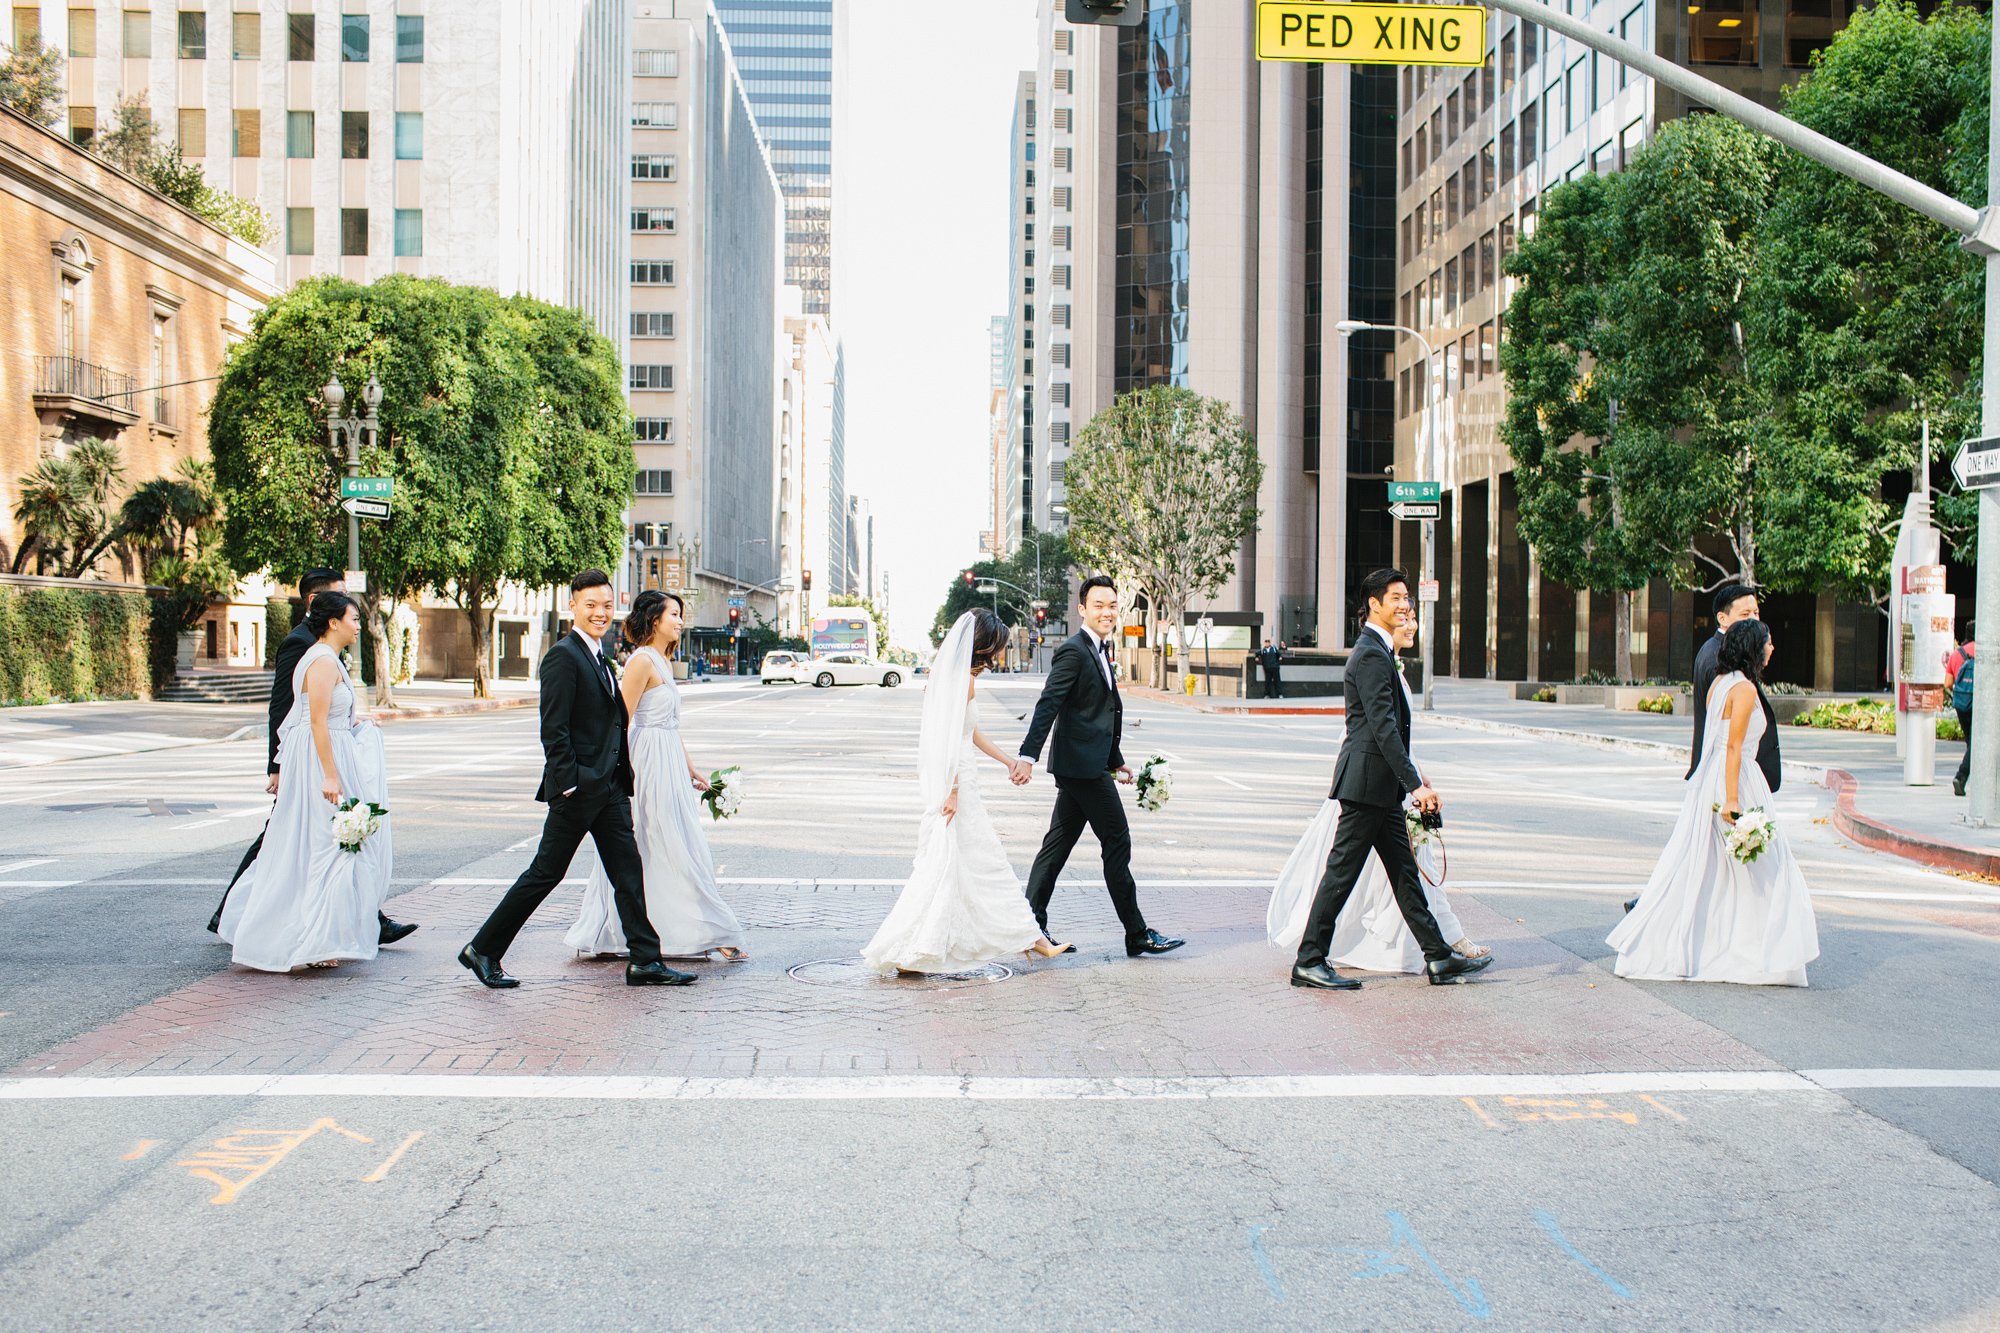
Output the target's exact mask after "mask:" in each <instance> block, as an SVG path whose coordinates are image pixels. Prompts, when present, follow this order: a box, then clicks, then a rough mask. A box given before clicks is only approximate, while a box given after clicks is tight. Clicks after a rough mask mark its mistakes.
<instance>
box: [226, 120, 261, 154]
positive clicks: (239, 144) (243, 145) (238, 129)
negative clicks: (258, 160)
mask: <svg viewBox="0 0 2000 1333" xmlns="http://www.w3.org/2000/svg"><path fill="white" fill-rule="evenodd" d="M263 133H264V113H263V112H261V111H232V112H230V113H229V152H230V156H232V157H262V156H263V151H262V149H261V148H260V147H259V141H260V140H261V138H262V137H263Z"/></svg>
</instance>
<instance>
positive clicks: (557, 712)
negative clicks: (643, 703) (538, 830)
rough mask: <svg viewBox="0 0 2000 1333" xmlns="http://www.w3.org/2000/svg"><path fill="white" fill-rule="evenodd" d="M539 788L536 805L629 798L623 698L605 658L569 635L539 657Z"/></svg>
mask: <svg viewBox="0 0 2000 1333" xmlns="http://www.w3.org/2000/svg"><path fill="white" fill-rule="evenodd" d="M540 684H541V687H542V785H541V786H540V787H538V788H536V790H535V799H536V800H538V801H555V800H560V799H561V798H562V795H563V793H564V792H568V791H571V790H572V789H574V794H575V796H576V797H577V798H578V799H580V800H601V799H603V798H604V797H607V796H616V795H624V796H630V795H631V794H632V760H631V757H630V756H629V755H628V754H627V753H626V752H625V726H626V721H627V719H626V716H625V697H624V696H623V695H621V694H620V693H619V692H618V691H617V690H615V689H613V688H612V686H611V677H610V675H609V673H608V672H607V671H606V670H605V663H604V659H603V658H601V657H599V656H597V655H596V654H595V653H592V652H591V651H590V645H589V644H588V643H586V642H585V641H584V639H583V637H582V636H581V635H579V634H577V633H576V632H574V631H571V632H570V633H568V634H565V635H563V636H562V639H561V640H560V641H559V642H558V643H557V644H556V645H555V646H554V647H553V648H551V649H549V651H548V652H547V653H546V654H545V655H544V656H543V657H542V669H541V681H540Z"/></svg>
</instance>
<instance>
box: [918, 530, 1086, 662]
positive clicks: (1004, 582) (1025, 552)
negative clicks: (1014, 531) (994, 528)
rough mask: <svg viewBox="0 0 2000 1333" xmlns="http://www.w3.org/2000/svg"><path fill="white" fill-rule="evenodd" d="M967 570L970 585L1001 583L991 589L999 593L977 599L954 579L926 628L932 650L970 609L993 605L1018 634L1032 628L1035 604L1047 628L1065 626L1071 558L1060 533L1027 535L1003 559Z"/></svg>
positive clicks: (963, 583)
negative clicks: (1045, 614) (1042, 609)
mask: <svg viewBox="0 0 2000 1333" xmlns="http://www.w3.org/2000/svg"><path fill="white" fill-rule="evenodd" d="M967 568H969V569H970V570H971V571H972V575H973V580H974V584H977V583H984V582H987V581H988V580H991V579H998V580H1001V581H1000V582H999V583H997V584H995V587H996V588H997V589H998V591H997V592H993V593H980V592H978V591H976V590H975V588H974V584H968V583H967V582H966V581H965V576H964V574H962V573H961V574H957V575H954V576H953V578H952V580H951V586H950V587H948V588H946V589H945V595H944V604H943V605H942V606H940V607H938V613H937V617H936V619H935V620H934V621H932V623H931V646H932V647H936V646H937V645H939V644H941V643H943V642H944V636H945V635H946V633H948V632H949V631H950V629H951V627H952V625H953V624H954V623H955V622H956V621H957V620H958V618H959V617H960V616H962V615H964V614H965V613H966V612H967V611H970V610H971V609H972V608H973V607H975V606H996V604H997V608H998V612H999V616H1000V619H1001V620H1003V621H1005V622H1006V623H1007V624H1008V625H1011V626H1013V627H1015V628H1020V627H1021V626H1024V625H1028V624H1032V623H1033V621H1034V618H1035V617H1034V610H1033V607H1032V606H1031V605H1030V603H1031V602H1034V601H1036V600H1038V599H1039V600H1041V601H1044V602H1047V603H1048V604H1049V608H1048V609H1049V623H1050V624H1051V625H1061V624H1067V623H1068V620H1069V609H1068V602H1069V569H1070V553H1069V539H1068V538H1067V537H1066V536H1064V535H1063V534H1062V533H1060V532H1043V531H1041V530H1039V529H1031V530H1030V531H1029V533H1028V535H1027V536H1026V537H1025V538H1023V539H1022V541H1021V545H1020V546H1019V547H1018V548H1016V549H1015V551H1014V553H1013V554H1012V555H1010V556H1008V557H1007V558H1006V559H1004V560H980V561H977V562H975V563H974V564H972V565H969V566H967ZM1009 585H1012V586H1009ZM1024 589H1025V591H1023V590H1024Z"/></svg>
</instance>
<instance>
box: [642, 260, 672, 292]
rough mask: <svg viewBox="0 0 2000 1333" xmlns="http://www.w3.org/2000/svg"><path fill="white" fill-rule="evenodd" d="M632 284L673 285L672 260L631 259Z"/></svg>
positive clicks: (645, 285) (649, 285)
mask: <svg viewBox="0 0 2000 1333" xmlns="http://www.w3.org/2000/svg"><path fill="white" fill-rule="evenodd" d="M632 285H633V286H634V287H671V286H673V285H674V261H673V260H671V259H635V260H633V261H632Z"/></svg>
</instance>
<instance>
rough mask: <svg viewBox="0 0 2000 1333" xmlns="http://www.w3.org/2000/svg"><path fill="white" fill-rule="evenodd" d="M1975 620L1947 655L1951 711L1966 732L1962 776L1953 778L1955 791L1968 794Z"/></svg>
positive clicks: (1960, 729) (1945, 667) (1954, 794)
mask: <svg viewBox="0 0 2000 1333" xmlns="http://www.w3.org/2000/svg"><path fill="white" fill-rule="evenodd" d="M1972 630H1973V622H1972V621H1970V620H1968V621H1966V622H1965V642H1964V643H1961V644H1960V645H1958V647H1957V648H1956V649H1954V650H1953V651H1952V652H1950V653H1949V654H1947V655H1946V657H1945V660H1944V669H1945V672H1946V674H1948V675H1949V676H1950V677H1951V711H1952V712H1954V713H1957V714H1958V729H1959V731H1960V732H1961V733H1962V734H1963V735H1964V736H1965V757H1964V758H1963V759H1960V760H1959V761H1958V776H1956V777H1954V778H1953V779H1952V780H1951V794H1952V795H1953V796H1963V795H1965V783H1966V779H1968V778H1970V777H1971V776H1972V659H1973V654H1974V653H1975V652H1976V651H1977V650H1976V648H1975V646H1974V644H1973V642H1972Z"/></svg>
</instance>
